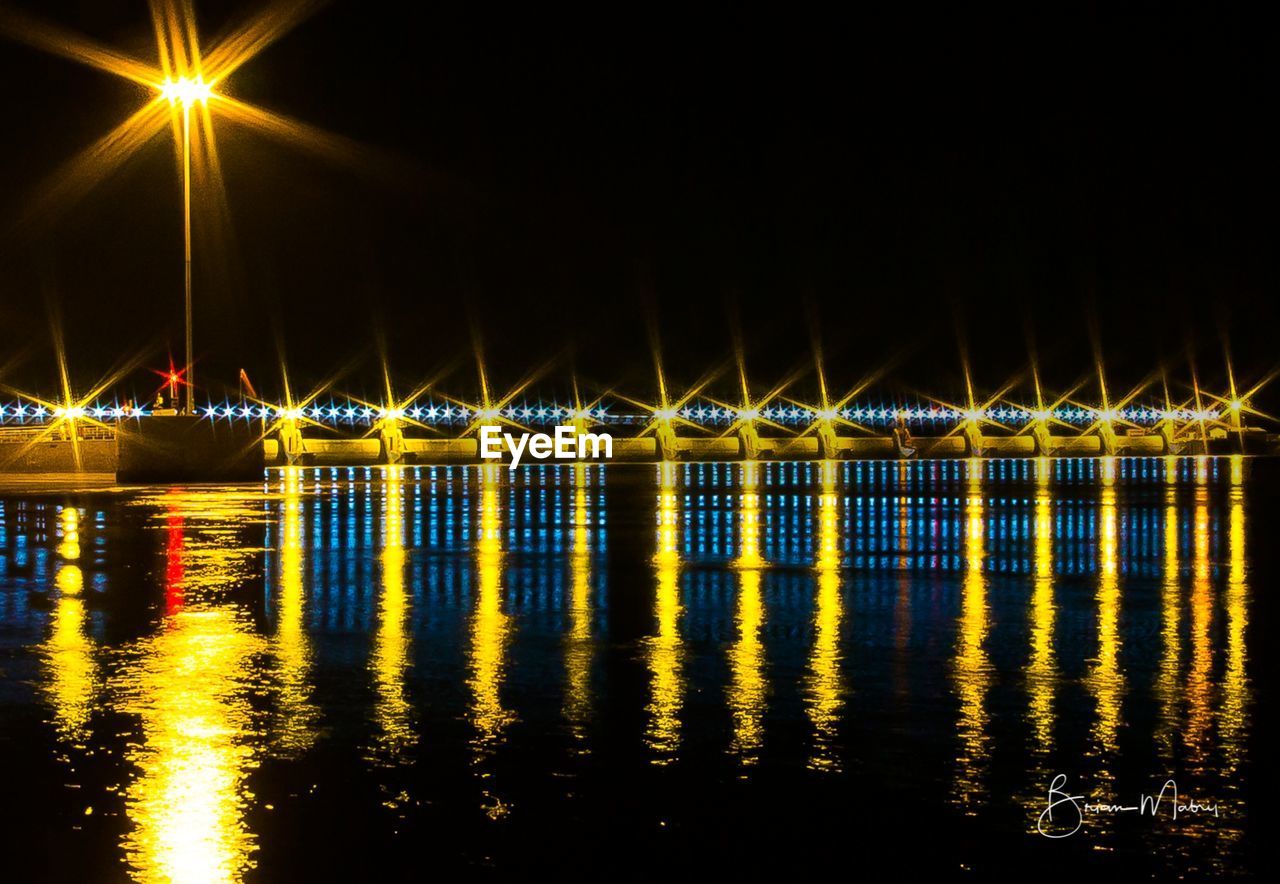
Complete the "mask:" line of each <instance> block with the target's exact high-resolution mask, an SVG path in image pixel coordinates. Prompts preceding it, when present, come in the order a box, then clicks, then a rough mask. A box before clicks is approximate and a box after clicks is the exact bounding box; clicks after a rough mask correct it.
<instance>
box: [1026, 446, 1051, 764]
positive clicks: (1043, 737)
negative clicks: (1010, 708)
mask: <svg viewBox="0 0 1280 884" xmlns="http://www.w3.org/2000/svg"><path fill="white" fill-rule="evenodd" d="M1039 460H1040V461H1041V462H1040V463H1037V465H1036V467H1037V469H1036V476H1037V485H1038V487H1037V488H1036V501H1035V561H1034V566H1035V578H1034V585H1033V589H1032V593H1031V616H1030V625H1031V659H1030V660H1029V662H1028V664H1027V693H1028V699H1029V706H1028V710H1027V712H1028V716H1029V718H1030V720H1031V730H1032V736H1033V741H1032V754H1033V755H1034V756H1035V757H1036V759H1037V773H1038V774H1043V773H1045V769H1044V763H1045V762H1046V761H1047V757H1048V756H1049V754H1050V753H1051V752H1052V751H1053V728H1054V695H1055V693H1056V691H1057V683H1058V670H1057V660H1056V655H1055V653H1054V638H1053V633H1054V621H1055V618H1056V616H1057V612H1056V608H1055V604H1054V585H1053V510H1052V506H1051V502H1052V501H1051V498H1050V495H1049V489H1048V487H1047V482H1048V478H1049V471H1048V469H1047V461H1048V459H1047V458H1040V459H1039ZM1035 779H1036V782H1037V783H1039V782H1041V781H1045V777H1044V776H1037V777H1036V778H1035Z"/></svg>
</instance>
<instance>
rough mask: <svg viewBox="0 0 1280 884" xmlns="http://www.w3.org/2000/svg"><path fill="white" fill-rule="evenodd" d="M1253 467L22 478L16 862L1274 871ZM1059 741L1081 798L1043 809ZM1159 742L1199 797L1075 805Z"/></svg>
mask: <svg viewBox="0 0 1280 884" xmlns="http://www.w3.org/2000/svg"><path fill="white" fill-rule="evenodd" d="M1269 466H1270V464H1269V463H1267V462H1256V463H1255V462H1251V461H1246V460H1242V459H1240V458H1234V459H1233V458H1198V459H1196V458H1192V459H1168V460H1164V459H1145V460H1144V459H1132V460H1130V459H1125V460H1117V461H1109V460H1105V459H1103V460H1069V461H1068V460H1063V461H1053V462H1050V461H1040V462H1037V461H994V462H980V461H974V462H962V461H956V462H927V463H901V464H900V463H889V462H885V463H835V464H746V465H744V464H720V465H713V464H705V465H695V464H677V465H664V466H654V467H638V466H637V467H624V466H614V467H608V468H603V467H599V466H582V465H577V466H566V467H537V466H535V467H530V468H527V469H521V470H518V471H515V472H508V471H507V470H505V469H502V468H483V469H481V468H474V467H473V468H465V467H454V468H434V469H433V468H428V467H421V468H416V467H406V468H387V469H371V470H365V469H357V470H347V469H339V470H331V469H298V470H287V471H272V472H271V473H269V474H268V476H267V480H266V482H265V484H264V485H263V486H259V487H244V486H241V487H230V488H219V487H192V488H186V489H172V490H169V489H114V488H112V489H101V490H93V491H80V492H77V491H66V492H54V491H43V492H37V491H32V490H23V491H21V492H19V491H9V492H3V491H0V709H2V713H0V750H3V751H2V752H0V777H2V780H0V781H2V782H3V783H4V784H5V793H6V801H5V802H4V809H3V810H0V832H3V835H2V836H0V837H3V839H4V845H5V861H6V863H7V866H8V868H10V869H18V870H20V871H21V872H23V873H24V874H25V875H31V876H36V875H38V876H40V877H48V878H59V879H61V878H66V879H76V880H85V879H91V880H96V879H115V878H120V877H125V876H132V877H135V878H138V879H142V880H183V881H186V880H200V881H205V880H226V879H236V878H239V877H255V876H256V877H258V878H261V879H263V880H289V879H294V878H298V877H303V876H310V877H318V878H325V879H328V878H332V877H344V878H355V879H364V878H367V877H370V876H373V875H374V874H375V873H377V872H379V871H391V872H393V873H395V876H397V877H400V876H406V877H407V876H410V875H411V876H413V877H424V876H427V875H429V874H438V873H441V872H444V871H447V870H450V869H452V868H453V867H454V866H456V865H466V866H470V867H472V868H473V869H476V870H481V871H484V870H489V871H496V872H499V873H507V874H512V875H514V874H527V873H530V872H533V871H543V870H556V871H558V872H560V873H562V874H564V875H565V876H567V877H573V878H578V877H591V878H599V877H604V876H609V877H615V878H633V877H638V878H653V877H667V878H672V877H674V878H684V877H691V876H693V875H694V874H695V872H697V871H699V870H701V869H706V870H712V871H714V872H715V873H716V874H717V876H721V875H726V874H730V873H733V872H746V873H748V874H762V873H766V872H769V871H775V872H778V873H785V874H788V875H793V874H795V873H797V872H799V871H802V870H807V869H813V868H817V867H825V866H834V867H838V868H841V869H843V874H850V875H851V874H854V873H855V872H860V871H862V872H865V871H869V870H876V869H883V870H910V869H927V870H931V871H937V872H959V871H962V870H972V871H977V872H979V873H983V872H986V873H990V872H993V871H995V870H997V869H1004V870H1006V871H1007V870H1010V869H1012V870H1022V871H1023V872H1024V873H1032V872H1034V874H1036V875H1038V876H1040V877H1046V876H1050V875H1051V873H1063V872H1071V873H1073V874H1076V873H1079V874H1084V873H1087V874H1111V873H1124V874H1141V875H1152V874H1154V875H1158V876H1166V875H1170V876H1171V875H1187V876H1190V877H1193V878H1197V877H1206V876H1211V875H1217V874H1230V873H1241V872H1245V873H1247V872H1251V871H1253V870H1254V869H1255V868H1256V867H1257V865H1258V863H1259V854H1260V848H1259V847H1258V841H1259V834H1258V827H1259V822H1258V820H1259V818H1260V812H1261V811H1260V808H1259V807H1258V805H1259V804H1260V802H1261V801H1262V799H1261V798H1260V797H1259V793H1260V792H1261V788H1260V787H1259V786H1258V785H1257V784H1256V783H1255V782H1254V777H1255V774H1254V770H1255V765H1256V763H1257V762H1256V757H1257V755H1258V749H1257V740H1256V734H1255V727H1256V720H1257V718H1258V716H1259V710H1260V709H1262V708H1263V707H1262V704H1261V702H1260V700H1261V698H1262V696H1263V695H1264V693H1263V692H1264V691H1265V690H1266V688H1267V687H1268V685H1267V683H1266V681H1265V679H1262V678H1261V675H1262V672H1263V669H1262V668H1261V664H1260V662H1259V659H1260V652H1259V651H1257V650H1255V646H1256V645H1257V642H1256V641H1255V638H1254V637H1255V636H1256V635H1257V634H1258V628H1257V622H1251V621H1256V620H1257V619H1258V617H1259V616H1260V612H1263V613H1264V611H1263V609H1260V607H1259V606H1258V604H1257V601H1256V596H1257V593H1258V589H1259V587H1260V586H1262V585H1263V584H1264V583H1265V580H1266V574H1267V573H1269V572H1268V570H1267V569H1268V568H1269V567H1270V565H1269V562H1270V561H1271V559H1270V557H1269V555H1268V551H1267V549H1266V548H1265V544H1267V543H1268V540H1267V536H1266V532H1267V530H1268V529H1273V528H1274V525H1275V524H1276V516H1275V514H1274V513H1271V512H1270V511H1269V510H1268V509H1267V505H1268V503H1269V502H1270V501H1271V499H1272V498H1273V497H1274V493H1273V492H1274V488H1275V487H1276V486H1277V484H1278V481H1280V477H1271V476H1270V475H1269V474H1268V469H1267V468H1268V467H1269ZM1260 545H1261V546H1260ZM1058 774H1062V775H1064V776H1065V777H1066V778H1067V779H1066V782H1065V784H1064V794H1070V795H1079V796H1083V797H1082V798H1081V799H1080V800H1079V802H1075V803H1073V802H1066V803H1064V804H1060V805H1058V806H1057V809H1056V812H1055V814H1054V816H1053V819H1052V820H1051V821H1050V820H1049V819H1048V818H1047V817H1042V814H1043V812H1044V810H1045V808H1046V806H1047V801H1048V797H1049V796H1048V789H1049V785H1050V782H1051V781H1052V779H1053V777H1054V776H1055V775H1058ZM1170 779H1172V780H1174V781H1175V782H1176V786H1177V789H1178V790H1179V794H1180V796H1181V798H1180V803H1181V804H1182V805H1183V807H1184V810H1183V811H1181V812H1180V813H1179V815H1178V817H1177V818H1176V819H1174V818H1173V808H1172V795H1171V794H1170V793H1168V792H1166V795H1167V797H1166V800H1165V802H1163V804H1162V805H1161V806H1160V808H1159V810H1158V812H1157V813H1156V814H1155V815H1154V816H1153V815H1151V814H1145V815H1142V814H1138V813H1134V812H1105V811H1104V812H1088V811H1087V809H1084V810H1083V812H1082V814H1081V815H1079V816H1077V815H1076V814H1075V812H1074V808H1075V807H1081V808H1082V809H1083V806H1084V804H1085V803H1086V802H1088V803H1092V804H1109V805H1110V804H1114V805H1123V806H1128V805H1133V804H1138V803H1139V802H1140V801H1141V796H1142V795H1143V794H1148V793H1157V792H1159V791H1160V789H1161V787H1162V785H1164V784H1165V782H1166V781H1167V780H1170ZM1191 800H1194V802H1195V804H1196V805H1197V806H1198V807H1199V808H1200V809H1199V810H1195V809H1192V807H1191V806H1190V803H1189V802H1190V801H1191ZM1215 806H1216V808H1217V812H1216V814H1215V813H1214V812H1212V811H1210V810H1209V809H1208V808H1210V807H1215ZM1081 817H1082V821H1081ZM1077 822H1080V825H1079V831H1076V832H1075V833H1074V834H1069V836H1068V837H1062V838H1056V839H1050V838H1047V837H1045V834H1042V833H1041V831H1039V830H1038V826H1037V824H1038V823H1039V824H1040V825H1039V829H1042V830H1043V831H1044V832H1045V833H1048V834H1053V835H1068V833H1069V832H1070V831H1071V830H1072V829H1073V828H1075V827H1076V824H1077Z"/></svg>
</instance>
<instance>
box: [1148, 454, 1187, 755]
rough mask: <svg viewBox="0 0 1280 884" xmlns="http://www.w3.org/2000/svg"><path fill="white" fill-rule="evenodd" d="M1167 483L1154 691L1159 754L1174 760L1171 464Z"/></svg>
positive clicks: (1178, 610) (1176, 609)
mask: <svg viewBox="0 0 1280 884" xmlns="http://www.w3.org/2000/svg"><path fill="white" fill-rule="evenodd" d="M1165 477H1166V481H1167V483H1168V484H1167V486H1166V488H1165V498H1164V534H1163V541H1164V571H1163V579H1162V580H1161V588H1160V640H1161V646H1162V650H1161V653H1160V668H1159V670H1158V671H1157V674H1156V684H1155V694H1156V698H1157V699H1158V700H1159V703H1160V711H1159V716H1158V724H1157V725H1156V742H1157V744H1158V745H1159V747H1160V754H1161V755H1162V756H1163V757H1164V758H1165V759H1166V760H1169V759H1172V757H1173V753H1174V748H1175V747H1174V734H1176V733H1177V730H1178V724H1179V717H1180V704H1181V699H1182V688H1181V685H1180V684H1179V682H1180V681H1181V677H1182V631H1181V630H1182V592H1181V588H1180V581H1179V577H1180V574H1179V569H1180V565H1179V561H1178V495H1177V491H1176V490H1175V488H1174V484H1173V483H1174V481H1175V474H1174V472H1173V469H1172V467H1170V468H1169V469H1168V470H1166V472H1165Z"/></svg>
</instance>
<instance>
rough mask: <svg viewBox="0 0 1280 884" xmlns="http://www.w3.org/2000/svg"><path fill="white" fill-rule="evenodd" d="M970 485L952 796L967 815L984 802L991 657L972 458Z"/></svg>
mask: <svg viewBox="0 0 1280 884" xmlns="http://www.w3.org/2000/svg"><path fill="white" fill-rule="evenodd" d="M968 477H969V489H968V496H967V499H966V503H965V532H964V559H965V572H964V582H963V584H962V586H961V589H960V593H961V600H960V623H959V634H958V635H957V637H956V658H955V663H954V672H953V675H954V680H955V690H956V695H957V698H958V699H959V703H960V712H959V719H958V721H957V722H956V733H957V734H958V736H959V738H960V746H959V752H958V754H957V756H956V776H955V783H954V791H953V796H952V800H953V802H954V803H955V804H957V805H958V806H959V807H960V808H961V810H962V811H963V812H964V813H965V814H966V815H975V814H977V813H978V812H979V811H980V810H981V808H982V806H983V804H984V803H985V795H986V782H985V780H986V769H987V762H988V758H989V757H990V752H991V747H990V736H989V735H988V734H987V719H988V713H987V708H986V702H987V690H988V689H989V688H990V686H991V661H990V659H989V658H988V656H987V651H986V647H985V643H986V638H987V631H988V629H989V622H988V612H987V578H986V573H985V572H984V570H983V563H984V559H985V556H986V551H985V545H984V533H985V524H984V515H983V509H984V506H983V498H982V488H981V483H982V463H981V461H979V460H977V459H972V460H970V461H969V463H968Z"/></svg>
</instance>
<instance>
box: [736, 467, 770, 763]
mask: <svg viewBox="0 0 1280 884" xmlns="http://www.w3.org/2000/svg"><path fill="white" fill-rule="evenodd" d="M759 480H760V474H759V465H758V464H756V463H753V462H747V463H743V464H742V491H741V495H740V497H739V506H740V510H739V535H738V558H737V559H736V560H735V561H734V567H735V568H736V569H737V572H738V605H737V615H736V618H735V619H736V620H737V627H738V638H737V641H735V642H734V643H733V646H732V647H731V648H730V649H729V670H730V676H729V686H728V701H729V712H730V714H731V715H732V717H733V739H732V742H731V744H730V751H731V752H732V753H733V754H734V755H736V756H737V757H738V760H739V762H740V763H741V764H742V765H743V766H751V765H754V764H755V763H756V762H757V761H758V760H759V755H760V748H761V746H762V745H763V743H764V722H763V719H764V707H765V695H766V691H767V687H768V685H767V684H766V681H765V677H764V662H765V660H764V643H763V642H762V641H761V638H760V631H761V629H762V628H763V626H764V618H765V611H764V599H763V598H762V596H761V590H760V578H761V573H760V569H761V568H762V567H764V564H765V562H764V559H763V558H761V556H760V492H759V490H758V487H759Z"/></svg>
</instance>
